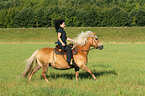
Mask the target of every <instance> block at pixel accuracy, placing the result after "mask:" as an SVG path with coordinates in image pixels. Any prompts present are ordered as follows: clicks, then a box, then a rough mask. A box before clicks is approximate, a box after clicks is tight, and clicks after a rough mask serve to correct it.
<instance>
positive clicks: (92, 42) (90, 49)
mask: <svg viewBox="0 0 145 96" xmlns="http://www.w3.org/2000/svg"><path fill="white" fill-rule="evenodd" d="M95 40H98V38H96V39H95ZM95 40H94V39H93V37H92V44H91V45H93V41H94V42H95V43H96V46H97V42H96V41H95ZM96 46H93V48H90V49H89V50H81V49H80V50H81V51H85V52H89V51H90V50H93V49H95V47H96Z"/></svg>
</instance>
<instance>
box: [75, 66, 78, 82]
mask: <svg viewBox="0 0 145 96" xmlns="http://www.w3.org/2000/svg"><path fill="white" fill-rule="evenodd" d="M75 76H76V80H77V81H78V76H79V67H75Z"/></svg>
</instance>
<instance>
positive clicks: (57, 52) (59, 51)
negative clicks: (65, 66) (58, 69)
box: [54, 47, 77, 55]
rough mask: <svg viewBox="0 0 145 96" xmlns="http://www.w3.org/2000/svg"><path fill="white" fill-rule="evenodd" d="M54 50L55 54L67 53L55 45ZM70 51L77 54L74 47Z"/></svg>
mask: <svg viewBox="0 0 145 96" xmlns="http://www.w3.org/2000/svg"><path fill="white" fill-rule="evenodd" d="M54 52H55V53H56V54H59V55H67V52H64V51H62V50H60V49H58V48H57V47H56V48H54ZM72 53H73V55H76V54H77V48H76V47H75V48H74V49H73V50H72Z"/></svg>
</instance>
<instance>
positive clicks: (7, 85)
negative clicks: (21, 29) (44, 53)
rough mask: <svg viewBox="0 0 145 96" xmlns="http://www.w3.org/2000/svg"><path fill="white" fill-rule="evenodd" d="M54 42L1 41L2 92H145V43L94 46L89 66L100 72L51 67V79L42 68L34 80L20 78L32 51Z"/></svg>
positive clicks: (101, 95)
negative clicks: (77, 71)
mask: <svg viewBox="0 0 145 96" xmlns="http://www.w3.org/2000/svg"><path fill="white" fill-rule="evenodd" d="M48 46H49V47H54V44H0V50H1V51H0V95H1V96H36V95H37V96H120V95H121V96H143V95H144V94H145V63H144V62H145V58H144V54H145V50H144V48H145V45H144V44H105V45H104V50H101V51H100V50H92V51H90V52H89V56H88V58H89V59H88V67H89V68H90V69H91V70H92V71H93V72H94V74H95V75H96V76H97V79H98V81H97V82H96V81H94V80H93V78H92V77H91V75H90V74H88V73H86V72H84V71H83V70H80V77H79V81H78V82H77V81H76V80H75V72H74V70H73V69H70V70H63V71H62V70H56V69H52V68H49V69H48V72H47V75H48V76H47V78H48V80H49V83H46V82H45V81H44V80H41V76H40V75H41V71H42V70H41V69H40V70H39V71H38V72H37V73H36V74H35V75H34V76H33V77H32V79H31V81H27V79H24V78H21V77H20V78H19V75H20V74H21V73H22V72H23V71H24V69H25V64H23V61H25V60H26V59H27V58H29V57H30V56H31V54H32V53H33V52H34V51H35V50H37V49H40V48H43V47H48Z"/></svg>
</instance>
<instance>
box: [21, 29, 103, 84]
mask: <svg viewBox="0 0 145 96" xmlns="http://www.w3.org/2000/svg"><path fill="white" fill-rule="evenodd" d="M72 43H73V44H75V45H76V46H75V47H76V48H77V54H76V55H73V60H74V63H75V67H71V66H69V65H68V63H67V62H66V58H67V57H66V55H58V54H56V53H55V52H54V48H50V47H46V48H42V49H38V50H36V51H35V52H34V53H33V54H32V56H31V57H30V58H29V59H27V60H26V61H25V63H26V68H25V71H24V72H23V73H22V76H23V77H25V78H27V77H28V76H29V78H28V80H30V79H31V78H32V76H33V74H34V73H36V72H37V71H38V70H39V69H40V68H42V74H41V76H42V78H43V79H44V80H45V81H46V82H48V79H47V78H46V74H47V71H48V67H52V68H55V69H60V70H61V69H71V68H74V69H75V78H76V80H77V81H78V76H79V69H83V70H84V71H86V72H88V73H90V74H91V75H92V77H93V79H94V80H96V81H97V78H96V77H95V75H94V74H93V73H92V71H91V70H90V69H89V68H88V67H87V61H88V59H87V55H88V53H89V50H90V47H91V46H93V48H94V49H99V50H102V49H103V45H102V44H101V43H100V41H99V40H98V37H97V36H96V35H95V33H93V32H91V31H86V32H82V33H80V34H79V35H78V37H76V38H74V39H73V42H72ZM34 63H36V66H35V67H34V68H33V64H34Z"/></svg>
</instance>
